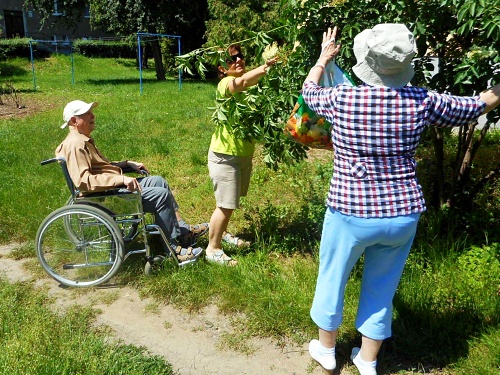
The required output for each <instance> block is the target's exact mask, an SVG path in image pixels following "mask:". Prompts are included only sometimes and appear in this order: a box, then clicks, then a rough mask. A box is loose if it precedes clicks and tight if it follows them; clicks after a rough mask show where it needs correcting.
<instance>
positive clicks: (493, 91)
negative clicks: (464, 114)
mask: <svg viewBox="0 0 500 375" xmlns="http://www.w3.org/2000/svg"><path fill="white" fill-rule="evenodd" d="M479 98H480V100H481V101H483V102H485V103H486V107H485V108H484V112H483V113H487V112H489V111H491V110H493V109H495V108H496V107H498V105H499V104H500V83H499V84H497V85H495V86H493V87H492V88H490V89H488V90H484V91H483V92H482V93H480V94H479Z"/></svg>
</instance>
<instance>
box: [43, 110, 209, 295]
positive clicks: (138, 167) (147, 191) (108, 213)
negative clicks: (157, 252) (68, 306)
mask: <svg viewBox="0 0 500 375" xmlns="http://www.w3.org/2000/svg"><path fill="white" fill-rule="evenodd" d="M97 105H98V103H97V102H93V103H85V102H83V101H80V100H75V101H72V102H70V103H68V104H67V105H66V107H65V109H64V113H63V119H64V124H63V125H62V126H61V128H64V127H66V126H68V127H69V134H68V135H67V137H66V139H65V140H64V141H63V142H62V143H61V144H60V145H59V146H58V147H57V149H56V158H54V159H51V160H48V161H45V162H43V163H42V164H46V163H49V162H52V161H58V162H59V163H60V164H61V166H62V167H63V172H64V173H65V177H66V182H67V184H68V187H69V188H70V191H71V194H72V197H71V198H70V201H69V202H68V205H67V206H65V207H62V208H61V209H60V210H58V211H61V212H58V213H57V212H54V213H52V214H51V215H49V216H48V217H47V218H46V219H45V221H44V223H42V225H41V226H40V229H39V233H38V234H37V254H38V257H39V259H40V261H41V263H42V265H43V266H44V268H45V270H46V271H47V272H48V273H49V274H50V275H51V276H52V277H54V278H56V280H58V281H60V282H61V283H63V284H66V285H70V286H92V285H97V284H100V283H102V282H104V281H107V280H109V278H110V277H112V276H113V275H114V273H116V270H117V269H118V267H119V265H120V264H117V263H121V261H122V260H123V258H124V257H125V258H126V255H125V254H123V249H118V250H116V247H117V244H118V245H119V246H118V248H123V247H124V245H123V242H124V241H125V242H126V241H129V240H133V239H134V238H135V237H136V236H137V234H138V233H139V234H140V232H143V233H142V234H144V237H145V240H144V241H145V242H146V250H147V251H146V250H144V251H145V252H146V253H147V256H149V259H148V263H150V264H152V262H153V257H151V256H150V253H149V247H148V246H147V239H146V237H147V236H146V234H147V232H151V233H153V234H160V235H161V237H162V239H163V246H164V250H165V252H166V254H167V255H173V256H175V257H176V260H177V262H178V263H179V264H180V265H182V264H183V263H189V262H192V261H195V260H196V259H197V258H198V257H199V256H200V255H201V254H202V252H203V249H202V248H201V247H194V246H195V245H196V241H197V239H198V237H200V236H201V235H203V234H205V233H207V232H208V223H202V224H198V225H189V224H187V223H186V222H185V221H184V220H183V219H182V218H181V216H180V214H179V206H178V204H177V202H176V201H175V198H174V196H173V194H172V192H171V190H170V188H169V186H168V183H167V181H165V179H164V178H162V177H160V176H149V172H148V170H147V169H146V167H145V166H144V165H143V164H142V163H139V162H135V161H132V160H126V161H121V162H110V161H109V160H108V159H106V158H105V157H104V156H103V155H102V154H101V153H100V151H99V150H98V149H97V148H96V146H95V143H94V140H93V138H91V133H92V131H93V130H94V127H95V115H94V113H93V111H92V110H93V108H95V107H96V106H97ZM131 171H133V172H136V173H139V174H142V175H146V177H139V178H135V177H130V176H127V175H125V174H124V172H131ZM117 198H118V201H119V202H122V203H118V206H120V205H121V206H123V205H127V203H124V202H134V201H135V203H133V204H132V206H134V205H135V207H133V208H128V209H127V210H126V211H128V212H127V213H126V214H122V215H116V213H115V212H114V210H115V208H114V207H111V208H110V204H108V203H104V202H105V201H106V202H107V201H113V200H114V201H115V202H116V201H117ZM75 204H76V205H75ZM114 205H115V206H116V205H117V204H116V203H114ZM111 206H113V203H111ZM143 212H149V213H152V214H153V215H154V217H155V225H145V222H144V215H143ZM110 217H111V218H113V219H111V220H110V219H109V218H110ZM57 220H59V221H60V222H61V223H62V224H61V227H62V228H63V230H64V234H65V236H62V237H67V238H69V241H68V242H72V243H73V244H72V245H76V248H77V251H58V252H57V253H58V255H57V256H54V255H53V254H52V255H51V258H50V261H49V260H48V259H49V258H48V256H47V253H53V248H54V247H61V248H64V249H66V246H68V244H66V245H60V244H58V245H55V244H52V242H54V241H56V240H55V239H51V240H49V233H50V230H52V231H53V232H56V230H55V229H50V228H51V227H56V225H55V224H54V223H55V222H57ZM49 229H50V230H49ZM89 233H92V234H91V235H90V237H89ZM85 236H86V238H85V239H84V237H85ZM54 237H56V236H54ZM120 237H121V238H120ZM57 241H59V240H57ZM49 243H51V244H50V245H49ZM49 246H50V250H48V248H49ZM73 248H74V247H72V249H73ZM102 248H105V249H106V250H105V251H104V252H102V251H101V249H102ZM110 249H115V250H111V251H110ZM141 251H142V250H141ZM70 253H74V254H77V255H78V256H79V257H80V258H81V259H80V260H79V261H78V262H76V263H75V262H74V261H73V262H72V261H70V260H67V259H64V260H61V259H60V258H63V257H70V255H69V254H70ZM61 254H64V255H61ZM98 254H100V255H98ZM103 254H105V255H103ZM92 257H95V258H96V259H97V260H95V259H94V260H93V259H91V258H92ZM99 257H104V258H103V259H98V258H99ZM53 259H57V260H53ZM82 259H83V260H82ZM49 262H55V263H56V264H57V265H58V268H59V269H55V267H53V266H51V265H50V264H49ZM77 268H82V269H92V270H93V271H92V272H94V269H95V270H98V269H100V268H104V269H105V271H101V273H103V275H98V276H97V279H95V276H83V277H82V278H81V280H82V281H81V282H79V281H76V280H73V279H74V278H76V277H73V276H68V277H66V276H61V274H64V273H65V272H66V270H70V269H71V270H74V269H77ZM68 272H69V271H68ZM85 272H89V271H88V270H87V271H85ZM85 272H83V271H82V272H80V274H81V273H85ZM97 273H99V272H97ZM78 277H80V276H78Z"/></svg>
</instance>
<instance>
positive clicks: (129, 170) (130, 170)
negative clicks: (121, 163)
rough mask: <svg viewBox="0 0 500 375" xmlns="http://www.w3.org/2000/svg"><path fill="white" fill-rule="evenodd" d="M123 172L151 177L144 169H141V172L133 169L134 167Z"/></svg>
mask: <svg viewBox="0 0 500 375" xmlns="http://www.w3.org/2000/svg"><path fill="white" fill-rule="evenodd" d="M122 172H123V173H137V174H141V175H143V176H149V173H148V172H146V171H145V170H144V169H141V170H140V171H138V170H136V169H134V168H132V167H125V168H122Z"/></svg>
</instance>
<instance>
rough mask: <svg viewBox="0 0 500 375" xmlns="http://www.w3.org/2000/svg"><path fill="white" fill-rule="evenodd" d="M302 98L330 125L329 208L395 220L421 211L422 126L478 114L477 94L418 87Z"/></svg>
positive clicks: (313, 88)
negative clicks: (417, 158)
mask: <svg viewBox="0 0 500 375" xmlns="http://www.w3.org/2000/svg"><path fill="white" fill-rule="evenodd" d="M302 96H303V97H304V100H305V102H306V103H307V105H308V106H309V107H310V108H311V109H312V110H313V111H314V112H316V113H317V114H318V115H321V116H324V117H325V118H326V119H327V120H328V121H330V122H331V123H332V124H333V126H332V143H333V148H334V155H335V156H334V171H333V177H332V179H331V183H330V190H329V192H328V199H327V204H328V206H330V207H332V208H333V209H335V210H337V211H340V212H342V213H344V214H347V215H352V216H358V217H366V218H369V217H393V216H400V215H409V214H414V213H419V212H423V211H425V201H424V197H423V193H422V188H421V186H420V184H419V183H418V181H417V178H416V175H415V172H416V166H417V165H416V164H417V163H416V161H415V152H416V149H417V146H418V143H419V140H420V135H421V133H422V131H423V130H424V129H425V127H426V126H437V127H453V126H460V125H465V124H468V123H469V122H470V121H472V120H475V119H477V118H478V117H479V116H480V115H481V114H482V113H483V111H484V107H485V103H484V102H482V101H480V100H479V97H461V96H452V95H444V94H438V93H435V92H431V91H428V90H427V89H424V88H419V87H413V86H407V87H403V88H399V89H394V88H389V87H383V86H369V85H362V86H355V87H351V86H347V85H337V86H335V87H327V88H325V87H320V86H318V85H316V84H315V83H313V82H312V81H309V82H306V83H304V86H303V90H302Z"/></svg>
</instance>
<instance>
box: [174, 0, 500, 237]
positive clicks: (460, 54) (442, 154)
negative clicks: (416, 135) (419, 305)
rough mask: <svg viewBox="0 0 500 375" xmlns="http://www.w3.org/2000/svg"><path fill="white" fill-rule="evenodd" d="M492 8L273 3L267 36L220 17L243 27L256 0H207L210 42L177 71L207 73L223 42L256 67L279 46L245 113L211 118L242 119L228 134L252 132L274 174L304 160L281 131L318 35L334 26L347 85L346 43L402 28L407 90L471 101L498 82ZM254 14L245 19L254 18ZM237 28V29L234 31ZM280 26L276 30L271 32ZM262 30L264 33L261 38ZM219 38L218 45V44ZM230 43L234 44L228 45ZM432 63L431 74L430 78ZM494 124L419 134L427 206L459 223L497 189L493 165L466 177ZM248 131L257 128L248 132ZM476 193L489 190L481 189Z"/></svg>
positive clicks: (460, 2)
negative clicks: (453, 133) (407, 38)
mask: <svg viewBox="0 0 500 375" xmlns="http://www.w3.org/2000/svg"><path fill="white" fill-rule="evenodd" d="M492 1H493V3H492V2H491V1H489V2H488V4H486V1H484V0H480V1H474V0H427V1H419V0H413V1H405V2H402V1H400V0H384V1H382V0H371V1H360V0H330V1H316V0H301V1H286V0H282V1H281V2H280V4H273V5H274V6H273V8H272V9H273V12H270V13H269V15H273V18H272V19H268V23H267V24H268V25H269V26H268V27H269V29H265V28H264V27H257V26H253V24H252V23H251V22H249V23H248V24H246V23H244V22H246V21H241V20H237V19H236V20H235V19H231V20H230V19H229V17H234V16H235V15H236V14H238V11H239V10H240V9H241V12H242V14H243V15H245V16H246V17H245V18H246V19H248V18H250V15H248V14H247V13H245V12H248V9H251V6H255V5H256V4H260V3H259V2H258V1H243V2H241V4H240V6H236V5H235V2H232V1H230V0H225V1H221V2H219V1H217V2H216V1H213V2H211V1H209V9H210V18H211V21H210V22H209V25H210V26H209V27H208V28H207V40H208V41H209V42H208V43H207V46H206V47H205V48H202V49H198V50H196V51H193V53H192V54H188V55H186V56H183V57H182V58H181V59H179V62H180V66H181V67H182V68H184V69H191V68H193V67H194V68H197V69H198V70H200V68H201V69H204V68H205V69H206V65H209V64H215V63H217V61H218V60H220V61H222V60H223V58H222V57H221V56H217V54H214V51H216V50H217V49H224V48H226V47H227V45H228V44H229V42H230V41H232V42H235V41H241V40H243V41H244V45H243V47H244V48H245V49H246V50H247V49H248V48H249V47H251V48H252V49H253V50H254V51H256V52H257V53H256V61H255V62H256V63H258V62H262V58H261V57H260V55H259V53H258V52H259V51H261V50H262V49H263V48H264V47H265V46H266V45H268V44H270V42H271V41H272V40H275V41H276V42H278V43H279V45H280V55H281V64H279V65H278V66H277V67H276V68H275V69H271V71H270V74H269V75H268V76H267V77H266V78H265V79H263V80H261V81H260V84H259V86H258V87H255V88H254V89H253V90H250V91H248V94H249V95H250V98H249V102H250V103H251V105H247V106H246V109H244V108H245V106H244V103H240V105H238V104H237V103H228V104H227V105H226V108H224V107H223V106H222V105H220V103H219V105H217V106H216V108H215V113H214V120H215V121H216V122H224V121H226V122H231V121H232V120H231V118H230V117H228V116H227V114H228V108H229V107H230V106H233V108H236V109H237V110H238V113H239V117H240V118H245V117H246V118H247V120H248V121H246V124H245V120H243V121H242V122H239V123H235V124H232V125H233V126H234V127H235V131H236V132H239V133H240V134H242V135H244V134H248V133H249V132H254V133H253V135H254V136H258V137H259V139H260V140H261V142H262V143H263V145H264V153H265V160H266V162H267V163H268V164H269V165H270V166H272V167H276V166H277V164H278V163H280V162H286V161H288V162H289V161H290V160H300V159H301V158H304V157H306V153H305V149H304V147H302V146H300V145H298V144H296V143H293V142H291V141H288V140H286V139H284V138H283V135H282V129H283V125H284V123H285V121H286V119H287V117H288V116H289V114H290V112H291V109H292V108H293V104H294V102H295V101H296V99H297V96H298V94H299V90H300V88H301V85H302V82H303V79H304V77H305V76H306V75H307V74H306V72H307V70H308V69H310V67H311V66H313V65H314V61H315V60H316V59H317V57H318V56H319V54H320V44H321V38H322V32H323V31H324V30H325V28H327V27H329V26H332V25H334V24H335V25H338V26H339V27H340V29H341V37H340V40H341V42H342V44H343V48H342V50H341V54H340V55H339V56H338V57H337V62H338V63H339V65H340V66H341V67H343V68H344V69H346V70H347V71H348V73H351V77H352V78H354V79H356V77H355V76H354V75H353V74H352V66H353V65H355V63H356V61H355V58H354V56H353V52H352V44H353V38H354V36H355V35H356V34H357V33H359V32H360V31H362V30H363V29H365V28H371V27H373V26H374V25H375V24H377V23H384V22H389V23H390V22H401V23H404V24H406V25H407V26H408V27H409V28H410V30H412V31H413V33H414V34H415V36H416V40H417V45H418V49H419V53H418V56H417V57H418V59H417V60H416V61H415V69H416V74H415V77H414V79H413V80H412V84H415V85H420V86H425V87H428V88H429V89H432V90H436V91H439V92H445V93H450V94H456V95H474V94H477V93H478V92H480V91H482V90H483V89H485V88H486V87H488V86H489V85H492V84H494V83H498V82H499V80H500V76H499V64H500V56H499V55H498V50H499V35H500V14H499V13H498V9H500V0H492ZM231 6H232V7H231ZM261 14H264V13H262V12H261ZM260 16H261V15H254V17H255V18H257V17H260ZM240 24H244V25H245V27H244V28H240ZM280 26H284V27H281V28H278V27H280ZM252 27H253V28H252ZM271 29H272V30H273V31H272V32H269V33H267V31H268V30H271ZM216 30H217V32H215V31H216ZM218 35H221V37H218V38H217V36H218ZM231 37H233V39H232V40H229V38H231ZM249 39H250V40H249ZM215 45H217V46H218V48H216V47H215ZM204 56H206V57H204ZM259 60H260V61H259ZM205 63H206V64H205ZM436 63H437V64H438V71H437V74H435V75H433V76H432V78H430V77H431V75H430V71H432V70H434V64H436ZM498 120H499V111H498V110H496V111H493V112H491V113H489V114H488V116H487V122H486V125H485V126H484V127H483V128H482V129H481V130H480V131H477V130H476V126H477V124H470V125H469V126H464V127H462V128H460V129H459V132H458V137H448V135H449V134H450V131H449V130H435V129H430V130H429V131H428V134H425V135H424V146H425V145H426V141H427V140H428V141H429V142H430V144H432V145H433V147H434V154H433V156H426V160H423V163H422V167H423V168H422V167H421V168H420V169H419V173H420V174H423V175H424V176H423V178H422V180H423V181H424V182H425V183H428V184H429V187H430V188H429V189H427V187H426V189H425V191H426V194H427V195H428V199H427V200H428V203H429V206H430V207H431V208H432V207H435V208H440V207H444V206H447V207H448V208H451V210H452V211H454V218H455V219H456V218H459V217H461V218H465V219H466V218H467V215H468V214H470V213H471V212H474V211H473V210H471V207H472V204H473V203H474V202H476V203H477V199H476V198H477V197H478V196H479V195H481V196H482V198H481V199H487V196H488V194H487V192H488V191H489V192H493V191H494V190H492V189H494V188H495V186H496V187H497V189H498V185H499V176H500V163H498V161H495V162H494V163H492V164H491V167H490V168H489V170H487V171H484V172H483V175H482V176H478V175H477V174H475V175H474V176H472V174H471V171H472V170H473V168H472V166H473V160H474V158H475V156H476V153H477V150H478V149H479V147H480V145H481V144H483V143H484V141H485V139H486V138H487V135H488V130H489V128H490V127H491V125H492V124H493V123H495V122H497V121H498ZM255 125H258V130H255V129H253V128H255ZM252 127H253V128H252ZM455 140H456V142H455V143H454V144H455V146H454V148H455V151H454V152H455V156H454V157H450V156H449V155H447V151H448V153H449V150H450V146H447V145H448V144H450V143H452V144H453V142H454V141H455ZM431 157H432V158H433V160H430V158H431ZM450 160H451V161H450ZM495 163H496V164H495ZM448 176H452V178H449V177H448ZM485 188H486V189H490V190H486V191H485V190H484V189H485ZM483 203H484V201H483ZM498 209H499V210H500V207H499V208H498ZM496 217H499V215H496ZM498 220H499V219H493V220H491V219H490V220H489V223H488V225H489V226H490V230H491V228H494V226H495V225H498V224H500V223H499V222H498ZM464 224H465V223H464ZM484 230H487V229H484Z"/></svg>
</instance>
